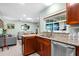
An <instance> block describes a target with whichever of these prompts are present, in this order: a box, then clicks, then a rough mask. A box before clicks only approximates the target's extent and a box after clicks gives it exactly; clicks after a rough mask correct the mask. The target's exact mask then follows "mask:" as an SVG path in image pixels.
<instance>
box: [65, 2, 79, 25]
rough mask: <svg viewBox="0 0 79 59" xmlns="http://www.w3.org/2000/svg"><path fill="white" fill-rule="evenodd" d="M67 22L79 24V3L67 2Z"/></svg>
mask: <svg viewBox="0 0 79 59" xmlns="http://www.w3.org/2000/svg"><path fill="white" fill-rule="evenodd" d="M66 10H67V24H70V25H74V24H79V3H74V4H71V3H67V4H66Z"/></svg>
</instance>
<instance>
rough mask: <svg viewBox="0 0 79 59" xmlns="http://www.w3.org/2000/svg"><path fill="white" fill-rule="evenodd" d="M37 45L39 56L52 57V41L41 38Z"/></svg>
mask: <svg viewBox="0 0 79 59" xmlns="http://www.w3.org/2000/svg"><path fill="white" fill-rule="evenodd" d="M47 40H48V41H47ZM37 44H38V49H37V53H38V54H39V55H41V56H51V41H50V40H49V39H45V38H39V39H38V43H37Z"/></svg>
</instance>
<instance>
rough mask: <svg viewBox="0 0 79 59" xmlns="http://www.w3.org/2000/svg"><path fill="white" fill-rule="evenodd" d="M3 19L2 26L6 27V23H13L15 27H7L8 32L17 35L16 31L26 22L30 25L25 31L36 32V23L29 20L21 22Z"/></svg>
mask: <svg viewBox="0 0 79 59" xmlns="http://www.w3.org/2000/svg"><path fill="white" fill-rule="evenodd" d="M2 20H3V21H4V28H5V29H7V24H15V29H7V33H8V34H13V35H17V33H18V32H20V31H22V30H21V25H23V24H28V25H29V26H30V28H29V30H27V32H32V33H35V32H36V28H37V25H36V24H35V23H29V22H21V21H12V20H7V19H2Z"/></svg>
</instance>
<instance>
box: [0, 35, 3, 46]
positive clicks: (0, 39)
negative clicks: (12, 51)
mask: <svg viewBox="0 0 79 59" xmlns="http://www.w3.org/2000/svg"><path fill="white" fill-rule="evenodd" d="M3 46H4V38H3V36H1V35H0V47H3Z"/></svg>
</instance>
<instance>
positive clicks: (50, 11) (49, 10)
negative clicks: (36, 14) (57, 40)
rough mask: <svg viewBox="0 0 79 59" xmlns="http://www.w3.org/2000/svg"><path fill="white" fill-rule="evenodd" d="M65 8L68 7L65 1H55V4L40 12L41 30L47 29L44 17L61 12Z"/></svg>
mask: <svg viewBox="0 0 79 59" xmlns="http://www.w3.org/2000/svg"><path fill="white" fill-rule="evenodd" d="M65 9H66V4H65V3H55V4H52V5H51V6H49V7H48V8H47V9H45V10H43V11H42V12H41V13H40V32H45V31H46V29H45V28H46V27H45V20H44V19H43V18H44V17H47V16H50V15H53V14H56V13H59V12H61V11H63V10H65Z"/></svg>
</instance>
